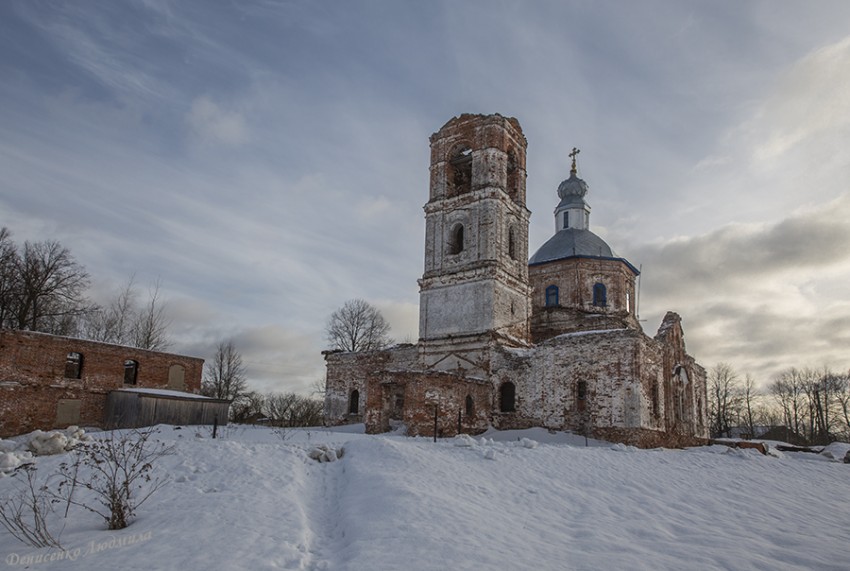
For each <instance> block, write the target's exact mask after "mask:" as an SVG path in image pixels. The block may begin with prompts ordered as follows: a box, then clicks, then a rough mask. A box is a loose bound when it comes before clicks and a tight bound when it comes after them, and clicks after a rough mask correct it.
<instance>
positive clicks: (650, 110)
mask: <svg viewBox="0 0 850 571" xmlns="http://www.w3.org/2000/svg"><path fill="white" fill-rule="evenodd" d="M847 22H850V3H847V2H846V1H844V0H839V1H836V2H829V1H826V0H823V1H819V2H817V3H812V2H804V1H799V2H788V1H784V2H783V1H769V2H767V1H766V2H757V1H739V0H728V1H719V2H703V1H698V2H688V1H680V0H676V1H672V0H670V1H664V2H650V1H642V2H632V1H626V0H621V1H603V2H590V1H576V2H562V1H552V2H532V1H529V2H512V1H503V2H498V1H486V2H485V1H455V0H447V1H445V2H438V1H432V2H415V1H399V0H386V1H378V0H375V1H368V2H366V1H336V2H333V1H327V2H312V1H306V0H305V1H298V0H287V1H259V0H258V1H248V0H246V1H245V2H205V1H201V0H196V1H190V0H181V1H179V2H178V1H176V0H175V1H173V2H171V1H166V0H138V1H130V0H127V1H120V2H108V1H103V2H94V1H92V2H88V1H86V2H46V1H36V0H7V1H4V2H1V3H0V78H2V81H0V172H2V173H3V176H2V182H0V225H5V226H8V227H9V228H10V229H11V230H12V232H13V235H14V238H15V239H16V240H17V241H19V242H23V241H24V240H43V239H48V238H49V239H57V240H59V241H61V242H62V243H63V245H65V246H66V247H68V248H69V249H70V250H71V252H72V253H73V254H74V256H75V257H76V258H77V260H78V261H79V262H81V263H82V264H83V265H85V266H86V268H87V269H88V271H89V273H90V274H91V275H92V276H93V278H94V283H93V289H92V296H93V297H95V298H97V296H99V295H105V294H106V293H107V292H110V291H112V290H114V289H117V288H118V287H120V285H121V284H122V282H125V281H126V279H127V278H128V276H130V275H131V274H133V273H135V275H136V280H137V282H139V283H140V284H147V283H150V282H153V281H155V280H156V279H157V278H160V279H161V280H162V294H163V295H164V297H165V298H167V299H168V307H169V311H170V314H171V318H172V323H173V325H172V339H173V342H174V344H173V347H172V348H173V350H175V351H177V352H185V353H189V354H193V355H198V356H202V357H205V358H209V357H210V356H211V354H212V352H213V350H214V347H215V345H216V344H217V343H218V341H220V340H222V339H227V338H233V339H234V340H235V341H236V344H237V346H238V348H239V349H240V350H241V351H242V353H243V357H244V359H245V361H246V364H247V365H248V367H249V373H250V377H251V381H252V384H253V386H254V387H255V388H258V389H261V390H270V389H274V390H299V391H306V390H307V389H308V387H309V385H310V384H311V383H312V382H313V381H315V380H316V379H318V378H320V377H321V375H322V371H323V361H322V358H321V355H320V351H321V350H322V349H323V348H324V347H325V341H324V335H323V327H324V323H325V320H326V318H327V316H328V315H329V314H330V313H331V312H332V311H333V310H334V309H335V308H337V307H339V306H340V305H341V304H342V303H343V302H344V301H345V300H347V299H350V298H353V297H362V298H365V299H367V300H368V301H370V302H372V303H373V304H375V305H376V306H378V307H379V308H380V309H381V310H382V311H383V312H384V314H385V315H386V316H387V318H388V319H389V321H390V323H391V325H392V329H393V334H394V336H395V337H396V338H397V339H399V340H415V339H416V338H417V316H418V289H417V284H416V279H417V278H418V277H419V276H420V274H421V272H422V267H423V260H422V257H423V241H424V218H423V212H422V205H423V204H424V203H425V202H426V200H427V195H428V161H429V149H428V136H429V135H430V134H431V133H433V132H435V131H437V130H438V129H439V128H440V127H441V126H442V125H443V124H444V123H445V122H446V121H448V120H449V119H450V118H452V117H453V116H455V115H458V114H460V113H465V112H471V113H495V112H498V113H501V114H503V115H509V116H514V117H517V118H518V119H519V121H520V123H521V124H522V126H523V129H524V132H525V134H526V137H527V138H528V141H529V146H528V206H529V208H530V209H531V211H532V212H533V214H532V223H531V230H530V232H531V239H530V242H531V246H530V247H531V250H532V252H531V253H533V251H534V250H535V249H536V248H537V247H539V246H540V245H541V244H542V243H543V242H544V241H545V240H546V239H548V238H549V236H551V234H552V232H553V229H554V221H553V218H552V210H553V209H554V207H555V205H556V203H557V195H556V192H555V189H556V188H557V186H558V183H559V182H560V181H561V180H563V179H564V178H566V177H567V175H568V174H569V163H568V158H567V153H568V152H569V151H570V149H571V148H572V147H573V146H577V147H579V148H581V151H582V152H581V155H580V157H579V159H580V162H579V170H580V175H581V176H582V177H583V178H584V179H585V180H586V181H587V182H588V184H589V185H590V194H589V195H588V200H589V202H590V204H591V206H592V207H593V212H592V217H591V225H592V229H593V230H594V231H596V232H597V233H598V234H600V235H601V236H603V237H604V238H605V239H606V240H607V241H608V242H609V243H610V244H611V246H612V247H613V248H614V249H615V250H616V251H617V252H618V254H620V255H622V256H625V257H627V258H628V259H629V260H630V261H631V262H632V263H633V264H634V265H636V266H637V265H641V266H642V268H643V276H642V284H641V288H642V291H641V299H640V312H641V318H642V319H644V320H645V321H644V322H643V326H644V329H645V330H646V331H647V332H648V333H649V334H650V335H652V334H654V332H655V330H656V329H657V327H658V325H659V323H660V320H661V317H662V315H663V314H664V312H665V311H666V310H668V309H670V310H675V311H677V312H679V313H680V314H681V315H682V317H683V320H684V327H685V335H686V341H687V343H688V348H689V350H690V352H691V353H693V354H694V355H695V356H696V357H697V359H698V360H699V361H700V362H701V363H703V364H704V365H706V366H711V365H713V364H715V363H717V362H719V361H726V362H729V363H731V364H732V365H733V366H734V367H735V368H736V369H738V370H739V371H740V372H742V373H744V372H749V373H751V374H753V375H754V376H755V377H756V379H757V380H758V381H760V382H766V381H768V380H770V377H771V375H773V374H775V373H776V372H777V371H779V370H781V369H782V368H784V367H788V366H791V365H796V366H807V365H808V366H823V365H828V366H831V367H833V368H836V369H842V370H846V369H847V368H848V367H850V352H848V350H847V349H848V344H849V343H850V295H848V294H850V291H848V289H850V288H848V283H850V193H848V184H850V183H848V180H850V28H848V26H847Z"/></svg>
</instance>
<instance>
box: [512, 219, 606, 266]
mask: <svg viewBox="0 0 850 571" xmlns="http://www.w3.org/2000/svg"><path fill="white" fill-rule="evenodd" d="M573 257H593V258H616V256H615V255H614V252H613V251H612V250H611V246H609V245H608V244H606V243H605V240H603V239H602V238H600V237H599V236H597V235H596V234H594V233H593V232H591V231H590V230H581V229H578V228H565V229H563V230H559V231H558V232H556V233H555V235H554V236H552V237H551V238H549V240H547V241H546V243H545V244H543V245H542V246H540V248H539V249H538V250H537V252H535V253H534V255H533V256H531V259H530V260H528V264H529V265H533V264H542V263H544V262H552V261H555V260H562V259H564V258H573Z"/></svg>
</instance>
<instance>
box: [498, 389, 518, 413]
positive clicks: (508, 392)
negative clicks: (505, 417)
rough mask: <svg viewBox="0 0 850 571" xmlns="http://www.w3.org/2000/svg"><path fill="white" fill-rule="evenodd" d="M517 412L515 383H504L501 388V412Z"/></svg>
mask: <svg viewBox="0 0 850 571" xmlns="http://www.w3.org/2000/svg"><path fill="white" fill-rule="evenodd" d="M515 410H516V387H515V386H514V384H513V383H511V382H507V383H502V386H501V387H499V411H500V412H514V411H515Z"/></svg>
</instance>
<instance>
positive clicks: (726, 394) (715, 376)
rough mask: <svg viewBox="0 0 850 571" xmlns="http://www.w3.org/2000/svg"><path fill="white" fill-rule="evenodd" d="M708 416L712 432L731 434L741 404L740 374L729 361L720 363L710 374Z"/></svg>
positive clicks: (724, 434)
mask: <svg viewBox="0 0 850 571" xmlns="http://www.w3.org/2000/svg"><path fill="white" fill-rule="evenodd" d="M708 404H709V409H708V417H709V427H710V430H711V434H712V435H713V436H715V437H718V436H729V434H730V429H731V428H732V426H734V424H735V422H736V421H737V419H738V416H739V412H740V405H741V398H740V389H739V381H738V375H736V374H735V371H734V370H733V369H732V366H731V365H729V364H728V363H718V364H717V365H715V366H714V367H713V368H712V369H711V371H710V372H709V374H708Z"/></svg>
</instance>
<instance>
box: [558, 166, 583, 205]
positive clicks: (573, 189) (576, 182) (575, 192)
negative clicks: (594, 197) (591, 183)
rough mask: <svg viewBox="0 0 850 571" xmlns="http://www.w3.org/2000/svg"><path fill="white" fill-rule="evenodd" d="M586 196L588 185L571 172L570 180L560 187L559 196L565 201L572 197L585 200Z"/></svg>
mask: <svg viewBox="0 0 850 571" xmlns="http://www.w3.org/2000/svg"><path fill="white" fill-rule="evenodd" d="M585 194H587V183H586V182H584V181H583V180H582V179H580V178H579V177H578V175H577V173H575V172H571V173H570V178H568V179H567V180H565V181H563V182H562V183H561V184H560V185H558V196H559V197H561V198H562V199H564V200H566V199H568V198H570V197H576V198H584V195H585Z"/></svg>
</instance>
